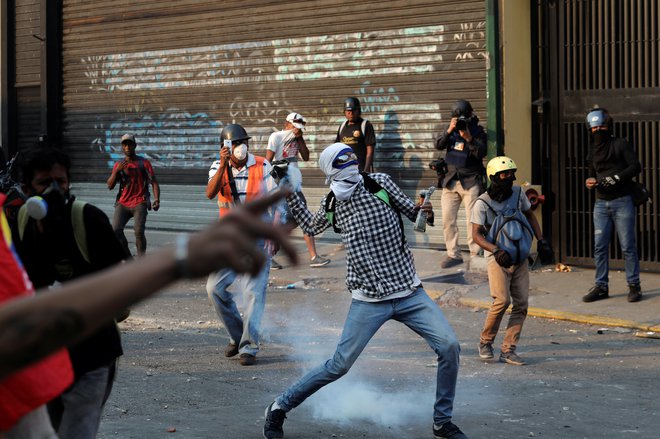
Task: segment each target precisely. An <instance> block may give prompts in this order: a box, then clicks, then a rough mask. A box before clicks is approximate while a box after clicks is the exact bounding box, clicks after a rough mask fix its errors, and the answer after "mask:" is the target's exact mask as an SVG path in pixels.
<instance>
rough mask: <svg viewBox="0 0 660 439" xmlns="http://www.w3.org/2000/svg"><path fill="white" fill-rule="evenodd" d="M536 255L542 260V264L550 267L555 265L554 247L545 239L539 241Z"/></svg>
mask: <svg viewBox="0 0 660 439" xmlns="http://www.w3.org/2000/svg"><path fill="white" fill-rule="evenodd" d="M536 253H537V254H538V256H539V259H540V260H541V264H543V265H548V264H554V263H555V254H554V252H553V251H552V246H551V245H550V243H549V242H548V241H546V240H545V239H539V240H538V242H537V243H536Z"/></svg>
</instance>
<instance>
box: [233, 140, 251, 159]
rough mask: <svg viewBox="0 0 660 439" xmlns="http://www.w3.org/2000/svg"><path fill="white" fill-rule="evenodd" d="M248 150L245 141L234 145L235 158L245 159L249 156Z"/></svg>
mask: <svg viewBox="0 0 660 439" xmlns="http://www.w3.org/2000/svg"><path fill="white" fill-rule="evenodd" d="M247 152H248V147H247V145H246V144H245V143H241V144H240V145H237V146H235V147H234V151H233V154H234V158H236V160H239V161H240V160H244V159H245V157H247Z"/></svg>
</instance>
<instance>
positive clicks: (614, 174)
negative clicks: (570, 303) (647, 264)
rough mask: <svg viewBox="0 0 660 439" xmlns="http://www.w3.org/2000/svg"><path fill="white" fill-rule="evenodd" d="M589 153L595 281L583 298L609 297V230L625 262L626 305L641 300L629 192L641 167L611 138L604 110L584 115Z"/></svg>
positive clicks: (622, 141)
mask: <svg viewBox="0 0 660 439" xmlns="http://www.w3.org/2000/svg"><path fill="white" fill-rule="evenodd" d="M586 123H587V129H588V130H589V137H590V142H589V153H588V155H587V166H588V169H589V174H588V176H589V177H588V178H587V179H586V181H585V186H586V187H587V189H590V190H592V189H596V203H595V204H594V213H593V221H594V259H595V262H596V282H595V285H594V287H593V288H591V290H589V292H588V293H587V294H586V295H585V296H584V297H582V300H583V301H584V302H594V301H596V300H601V299H606V298H608V297H609V288H608V275H609V251H610V239H611V236H612V227H614V228H615V229H616V233H617V236H618V238H619V242H620V243H621V251H622V253H623V258H624V260H625V268H626V281H627V283H628V302H639V301H640V300H642V287H641V285H640V282H639V257H638V255H637V239H636V235H635V223H636V219H637V218H636V214H635V206H634V205H633V201H632V197H631V193H632V191H633V187H634V181H633V178H634V177H635V176H637V174H639V173H640V172H641V171H642V166H641V164H640V163H639V159H638V158H637V155H636V154H635V150H634V149H633V148H632V146H630V144H629V143H628V142H627V141H626V140H625V139H621V138H619V137H614V136H613V135H612V124H613V121H612V117H611V116H610V113H609V112H608V111H607V110H606V109H604V108H594V109H593V110H592V111H590V112H589V113H588V114H587V119H586Z"/></svg>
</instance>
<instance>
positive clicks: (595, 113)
mask: <svg viewBox="0 0 660 439" xmlns="http://www.w3.org/2000/svg"><path fill="white" fill-rule="evenodd" d="M585 122H586V124H587V129H588V130H589V131H591V129H592V128H594V127H602V126H606V127H607V129H608V130H610V131H612V124H613V123H614V121H613V120H612V116H610V112H609V111H607V110H606V109H605V108H599V107H594V108H592V109H591V110H589V113H587V118H586V120H585Z"/></svg>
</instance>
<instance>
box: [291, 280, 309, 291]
mask: <svg viewBox="0 0 660 439" xmlns="http://www.w3.org/2000/svg"><path fill="white" fill-rule="evenodd" d="M298 288H305V281H304V280H299V281H298V282H294V283H292V284H289V285H287V286H286V289H287V290H295V289H298Z"/></svg>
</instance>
